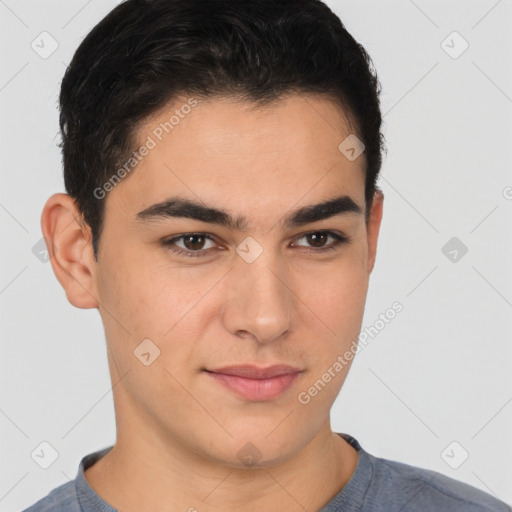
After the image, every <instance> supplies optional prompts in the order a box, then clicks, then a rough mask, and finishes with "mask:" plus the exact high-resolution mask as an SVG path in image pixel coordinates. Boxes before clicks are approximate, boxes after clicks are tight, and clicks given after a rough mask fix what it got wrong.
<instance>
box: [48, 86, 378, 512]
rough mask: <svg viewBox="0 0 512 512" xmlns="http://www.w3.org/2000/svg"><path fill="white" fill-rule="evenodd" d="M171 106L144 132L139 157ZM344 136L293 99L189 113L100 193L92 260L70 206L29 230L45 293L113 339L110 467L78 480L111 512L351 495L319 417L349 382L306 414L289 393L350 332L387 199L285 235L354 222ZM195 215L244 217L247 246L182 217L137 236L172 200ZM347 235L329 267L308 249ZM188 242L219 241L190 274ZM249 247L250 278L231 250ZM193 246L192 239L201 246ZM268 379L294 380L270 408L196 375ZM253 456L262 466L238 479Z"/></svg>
mask: <svg viewBox="0 0 512 512" xmlns="http://www.w3.org/2000/svg"><path fill="white" fill-rule="evenodd" d="M185 102H186V99H184V100H183V101H182V102H176V103H175V104H174V105H173V106H172V107H171V106H169V107H168V108H165V109H162V110H161V111H159V112H158V113H157V114H156V115H154V116H152V117H151V118H150V119H147V120H146V123H145V124H144V125H142V126H140V127H139V128H138V131H137V135H138V140H139V141H144V140H145V139H146V137H147V135H148V134H150V133H151V130H152V129H154V127H155V126H157V125H158V124H159V123H160V122H164V121H166V120H168V119H169V117H170V115H172V113H173V112H174V110H175V109H176V107H177V106H178V107H179V106H180V105H183V104H184V103H185ZM349 133H352V132H351V130H350V127H349V125H348V124H347V122H346V118H345V116H344V114H343V111H342V110H341V109H340V108H339V107H337V106H336V104H335V103H334V102H333V101H332V100H330V99H329V98H328V97H323V96H315V95H297V94H293V95H289V96H286V97H283V98H282V99H281V100H280V101H279V102H277V103H275V104H272V105H269V106H266V107H265V108H263V109H258V110H254V108H253V105H252V104H249V103H241V102H236V101H235V100H234V99H232V98H219V97H217V98H214V99H208V100H206V101H202V102H200V103H199V104H198V105H197V106H196V107H195V108H194V109H193V110H192V111H191V112H190V113H189V114H188V115H187V116H185V117H184V119H182V120H180V123H179V124H178V125H177V126H175V127H174V129H173V131H172V132H171V133H169V134H168V135H166V136H165V137H164V139H163V140H162V141H161V142H160V143H159V144H158V146H157V147H156V148H154V149H152V150H151V151H150V153H149V155H148V156H146V157H145V158H144V160H142V161H141V162H140V163H139V164H138V165H137V167H136V169H135V170H134V171H133V172H132V173H131V174H130V175H129V176H128V177H127V178H125V179H124V180H123V181H122V182H121V183H120V184H118V185H117V186H116V187H115V188H114V189H113V190H112V191H111V192H109V194H108V195H107V197H106V199H103V200H104V201H106V205H105V223H104V229H103V232H102V235H101V239H100V244H99V255H98V261H97V262H96V261H95V260H94V257H93V250H92V245H91V235H90V229H89V228H88V226H87V225H86V224H85V223H83V222H81V221H80V215H79V212H78V210H77V209H76V205H75V203H74V201H73V200H72V199H71V198H70V197H69V196H68V195H66V194H60V193H59V194H55V195H53V196H52V197H50V199H49V200H48V201H47V203H46V205H45V207H44V211H43V214H42V219H41V225H42V229H43V233H44V235H45V237H47V238H48V239H49V240H50V241H51V242H52V243H53V244H54V245H55V246H56V247H57V248H58V250H57V251H56V253H55V254H54V255H53V257H52V258H51V262H52V267H53V270H54V272H55V275H56V277H57V279H58V280H59V282H60V284H61V285H62V287H63V289H64V290H65V292H66V296H67V298H68V300H69V302H71V304H73V305H74V306H76V307H79V308H97V309H98V310H99V313H100V315H101V319H102V321H103V325H104V328H105V334H106V340H107V352H108V362H109V369H110V374H111V378H112V383H113V385H114V388H113V397H114V405H115V411H116V425H117V440H116V443H115V446H114V448H113V449H112V451H111V452H110V453H109V454H107V455H106V456H105V457H103V458H102V459H100V461H98V462H97V463H96V464H94V465H93V466H92V467H90V468H89V469H88V470H87V471H86V472H85V476H86V479H87V480H88V482H89V483H90V485H91V487H92V488H93V489H94V490H95V491H96V492H97V493H98V494H99V495H100V496H101V497H102V498H103V499H104V500H105V501H107V502H108V503H110V504H111V505H112V506H114V507H115V508H117V509H119V510H123V511H139V512H146V511H147V512H149V511H151V512H154V511H164V510H166V511H169V510H173V511H190V512H192V511H193V510H197V511H198V512H209V511H225V510H237V511H241V512H245V511H247V512H249V511H251V512H254V511H259V510H268V511H278V510H279V511H280V510H291V511H303V510H318V509H319V508H321V507H322V506H324V505H325V504H326V503H328V502H329V501H330V500H331V499H332V497H333V496H335V495H336V494H337V493H338V492H339V491H340V490H341V489H342V487H343V486H344V485H345V484H346V483H347V481H348V480H349V479H350V477H351V475H352V474H353V472H354V469H355V467H356V463H357V452H356V451H355V450H354V449H353V448H352V447H351V446H350V445H349V444H348V443H347V442H345V441H344V440H343V439H342V438H341V437H340V436H338V435H336V434H335V433H333V432H332V430H331V426H330V418H329V413H330V410H331V407H332V405H333V402H334V400H335V398H336V396H337V395H338V393H339V391H340V389H341V387H342V385H343V382H344V380H345V378H346V376H347V372H348V370H349V368H350V365H347V366H345V367H344V369H343V370H342V371H341V372H339V373H338V374H337V375H336V377H335V378H333V379H332V380H331V382H329V384H328V385H326V386H325V388H324V389H323V390H322V391H321V392H319V393H318V394H317V396H315V397H313V398H311V401H310V403H308V404H307V405H302V404H301V403H300V402H299V401H298V398H297V397H298V395H299V393H300V392H303V391H307V389H308V388H309V387H310V386H312V385H313V384H314V383H315V381H317V380H318V379H319V378H321V376H322V374H324V373H325V372H326V371H327V369H328V368H329V367H332V365H333V363H334V362H335V361H336V359H337V357H338V356H339V355H341V354H343V353H344V352H345V351H346V350H347V349H348V348H349V347H350V345H351V343H352V341H353V340H355V339H357V336H358V334H359V332H360V329H361V323H362V318H363V312H364V305H365V300H366V295H367V290H368V282H369V276H370V273H371V272H372V269H373V267H374V262H375V255H376V248H377V239H378V233H379V228H380V224H381V218H382V207H383V195H382V192H381V191H377V193H376V194H375V196H374V199H373V202H372V205H371V210H370V214H369V219H368V222H365V218H364V215H363V214H359V213H344V214H342V215H337V216H334V217H331V218H329V219H324V220H321V221H318V222H315V223H311V224H308V225H306V226H301V227H299V228H294V229H289V228H286V229H285V228H284V227H283V225H282V223H281V219H282V218H283V217H284V216H286V215H287V214H289V213H290V212H291V211H292V210H294V209H296V208H298V207H301V206H306V205H310V204H317V203H320V202H323V201H326V200H328V199H330V198H333V197H336V196H338V195H342V194H346V195H349V196H350V197H351V198H352V199H353V200H354V202H355V203H357V204H358V205H359V206H360V207H361V210H362V211H363V212H364V210H365V204H364V163H365V160H364V153H363V155H362V156H361V157H359V158H357V159H356V160H355V161H350V160H348V159H347V158H346V157H345V156H344V155H343V154H342V153H341V152H340V151H339V149H338V145H339V144H340V142H341V141H343V140H344V139H345V137H346V136H347V135H348V134H349ZM176 195H179V196H180V197H185V198H189V199H192V200H200V201H202V202H204V203H206V204H208V205H212V206H215V207H219V208H223V209H226V210H229V211H230V212H231V213H232V214H233V215H243V216H245V217H246V218H247V219H248V222H249V224H248V229H247V231H245V232H241V231H236V230H230V229H228V228H226V227H221V226H218V225H216V224H209V223H205V222H200V221H197V220H192V219H187V218H169V219H162V220H160V221H157V222H147V223H141V222H140V221H137V219H136V214H137V213H138V212H139V211H141V210H143V209H145V208H147V207H148V206H151V205H152V204H155V203H157V202H159V201H163V200H164V199H167V198H169V197H171V196H176ZM320 230H331V231H334V232H336V233H339V234H344V235H346V236H348V237H350V239H351V240H350V242H349V243H346V244H340V245H338V247H337V248H336V249H335V250H333V251H327V252H326V253H321V252H314V251H315V247H322V246H328V245H330V244H331V243H332V242H333V241H334V240H333V239H332V238H330V237H329V238H326V239H325V241H323V242H322V241H320V242H317V243H316V245H314V241H312V240H311V238H310V237H309V238H308V237H307V236H305V234H308V233H312V232H313V233H315V232H318V231H320ZM191 232H192V233H193V232H203V233H208V234H209V235H210V236H212V238H214V241H209V240H207V239H206V240H205V241H204V243H203V246H202V247H203V248H202V249H201V246H200V244H198V243H197V242H195V244H196V245H191V244H188V245H185V243H184V241H183V239H182V240H181V242H177V245H178V247H179V248H181V249H183V250H185V248H187V249H189V250H194V249H195V250H198V249H197V248H199V250H203V251H208V252H209V255H207V256H205V257H196V258H187V257H185V256H180V255H177V254H175V253H172V252H171V251H170V247H165V246H163V245H162V243H161V241H162V240H163V239H170V238H172V237H176V236H179V235H182V234H187V233H191ZM247 236H251V237H253V238H254V239H255V240H256V241H257V242H258V244H259V245H260V246H261V247H262V248H263V253H262V254H261V255H260V256H259V257H258V258H257V259H256V260H255V261H254V262H252V263H248V262H246V261H245V260H244V259H243V258H241V257H240V256H239V255H238V254H237V252H236V248H237V246H238V245H239V244H240V243H241V242H242V241H243V240H244V239H245V238H246V237H247ZM199 242H201V240H199ZM146 338H149V339H151V340H152V342H153V343H154V344H155V345H157V346H158V347H159V349H160V351H161V353H160V356H159V357H158V358H157V359H155V361H154V362H153V363H152V364H150V365H149V366H145V365H143V364H142V363H141V362H140V360H139V359H138V358H137V357H135V356H134V349H135V348H136V347H137V346H138V345H139V344H140V343H141V341H142V340H144V339H146ZM243 363H253V364H256V365H258V366H260V367H262V366H268V365H271V364H276V363H284V364H290V365H293V366H298V367H300V368H301V369H303V371H302V373H301V374H300V375H299V376H298V377H297V378H296V379H295V381H294V383H293V384H292V386H291V387H290V388H289V389H287V390H286V391H285V392H284V393H283V394H281V395H280V396H278V397H277V398H275V399H274V400H270V401H265V402H263V401H250V400H246V399H243V398H240V397H239V396H237V395H234V394H233V393H232V392H231V391H230V390H228V389H227V388H225V387H224V386H222V385H220V384H218V383H217V382H212V380H211V378H210V377H209V376H208V375H207V374H205V372H203V371H202V369H203V368H205V367H206V368H211V369H213V368H218V367H221V366H226V365H231V364H243ZM248 442H250V443H252V444H253V445H254V446H255V447H257V450H258V451H259V453H260V457H261V458H260V459H259V460H258V462H257V463H256V464H255V465H254V466H252V467H247V466H244V464H242V462H241V461H240V459H239V458H238V457H237V454H238V452H239V450H240V449H241V448H242V447H243V446H244V445H245V444H246V443H248Z"/></svg>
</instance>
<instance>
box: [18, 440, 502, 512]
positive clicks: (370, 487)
mask: <svg viewBox="0 0 512 512" xmlns="http://www.w3.org/2000/svg"><path fill="white" fill-rule="evenodd" d="M339 435H340V436H342V437H343V438H344V439H345V440H346V441H348V442H349V443H350V444H351V445H352V446H353V447H354V448H355V449H356V450H357V451H358V454H359V459H358V461H357V465H356V469H355V471H354V473H353V474H352V476H351V477H350V480H349V481H348V483H347V484H346V485H345V486H344V487H343V489H342V490H341V491H340V492H339V493H338V494H337V495H336V496H334V498H333V499H332V500H331V501H330V502H329V503H328V504H327V505H325V506H324V507H323V508H322V509H321V510H319V511H318V512H356V511H357V512H484V511H485V512H512V508H511V507H509V506H508V505H507V504H506V503H504V502H502V501H500V500H498V499H496V498H494V497H493V496H491V495H490V494H487V493H486V492H483V491H480V490H479V489H477V488H475V487H472V486H470V485H468V484H465V483H462V482H459V481H458V480H454V479H453V478H449V477H447V476H444V475H442V474H440V473H437V472H435V471H431V470H427V469H422V468H418V467H415V466H410V465H408V464H403V463H401V462H395V461H392V460H387V459H382V458H379V457H374V456H373V455H370V454H369V453H368V452H366V451H365V450H363V448H362V447H361V445H360V444H359V443H358V441H357V440H356V439H355V438H353V437H352V436H349V435H348V434H341V433H340V434H339ZM111 449H112V446H109V447H107V448H104V449H102V450H99V451H97V452H94V453H91V454H89V455H86V456H85V457H84V458H83V459H82V460H81V461H80V465H79V468H78V473H77V476H76V478H75V480H73V481H71V482H67V483H65V484H63V485H61V486H59V487H57V488H55V489H54V490H53V491H51V492H50V493H49V494H48V495H47V496H46V497H45V498H42V499H41V500H39V501H38V502H37V503H35V504H34V505H32V506H31V507H29V508H28V509H26V510H25V511H24V512H50V511H51V512H118V511H117V510H116V509H115V508H113V507H112V506H111V505H109V504H108V503H107V502H105V501H103V500H102V499H101V498H100V497H99V496H98V495H97V494H96V493H95V492H94V490H93V489H92V487H91V486H90V485H89V484H88V482H87V480H86V479H85V476H84V471H85V470H86V469H87V468H88V467H89V466H92V465H93V464H94V463H95V462H96V461H97V460H98V459H100V458H101V457H102V456H103V455H105V454H106V453H107V452H108V451H110V450H111Z"/></svg>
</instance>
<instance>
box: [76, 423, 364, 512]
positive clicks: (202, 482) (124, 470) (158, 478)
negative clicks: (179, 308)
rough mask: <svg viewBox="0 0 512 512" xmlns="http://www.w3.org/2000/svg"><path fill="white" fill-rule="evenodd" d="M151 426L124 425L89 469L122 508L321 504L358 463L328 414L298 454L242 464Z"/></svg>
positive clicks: (142, 511)
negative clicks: (194, 448) (203, 452)
mask: <svg viewBox="0 0 512 512" xmlns="http://www.w3.org/2000/svg"><path fill="white" fill-rule="evenodd" d="M121 424H126V423H122V422H121ZM131 425H133V423H131ZM147 432H149V429H148V428H147V424H146V428H145V429H144V428H141V429H137V428H131V429H130V430H118V435H117V441H116V444H115V446H114V447H113V448H112V450H110V452H109V453H107V454H106V455H105V456H104V457H103V458H101V459H100V460H99V461H98V462H96V464H94V465H93V466H91V467H90V468H88V469H87V470H86V471H85V477H86V479H87V481H88V482H89V485H90V486H91V487H92V488H93V489H94V491H95V492H96V493H97V494H98V495H99V496H100V497H101V498H102V499H103V500H105V501H106V502H107V503H109V504H111V505H112V506H113V507H115V508H117V509H118V510H137V511H139V512H150V511H151V512H153V511H155V510H172V511H174V510H176V511H190V512H194V511H195V510H196V511H198V512H218V511H219V510H237V511H239V512H252V511H255V510H269V511H274V510H275V511H277V510H282V509H283V508H284V509H290V508H293V509H297V510H299V509H301V508H302V509H304V510H318V509H320V508H321V507H323V506H324V505H325V504H326V503H328V502H329V501H330V500H331V499H332V498H333V497H334V496H335V495H336V494H337V493H338V492H339V491H340V490H341V488H342V487H343V486H344V485H345V484H346V483H347V482H348V480H349V479H350V477H351V476H352V473H353V472H354V470H355V466H356V464H357V452H356V450H355V449H354V448H353V447H352V446H350V444H349V443H347V442H346V441H345V440H344V439H342V438H341V437H340V436H339V435H337V434H334V433H333V432H332V431H331V428H330V424H329V422H328V421H327V422H326V423H325V424H324V425H323V426H322V428H321V429H320V431H319V432H318V433H317V435H316V436H315V437H314V438H313V439H312V440H311V441H310V442H309V443H308V444H307V445H306V446H305V447H303V448H302V449H301V450H300V451H299V452H298V453H297V454H296V455H295V456H293V457H292V458H290V459H287V460H286V461H284V462H282V463H279V464H277V465H274V466H270V467H253V468H242V469H241V468H238V467H233V466H229V465H221V464H219V463H218V462H217V463H215V461H212V460H208V459H206V458H204V457H201V456H200V455H198V454H197V453H192V452H191V451H190V450H188V449H186V448H185V447H184V446H183V445H182V444H181V443H180V441H179V439H174V440H173V439H169V437H167V438H166V440H165V443H162V442H161V441H159V440H158V436H155V433H154V432H151V434H149V433H147Z"/></svg>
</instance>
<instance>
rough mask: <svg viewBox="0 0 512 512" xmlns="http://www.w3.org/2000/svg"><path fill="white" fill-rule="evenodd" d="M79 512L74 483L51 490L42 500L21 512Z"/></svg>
mask: <svg viewBox="0 0 512 512" xmlns="http://www.w3.org/2000/svg"><path fill="white" fill-rule="evenodd" d="M50 511H51V512H61V511H62V512H64V511H65V512H81V509H80V504H79V503H78V497H77V494H76V487H75V482H74V481H72V482H67V483H65V484H62V485H60V486H59V487H56V488H55V489H53V490H52V491H51V492H50V493H48V494H47V495H46V496H45V497H44V498H41V499H40V500H39V501H37V502H36V503H34V504H33V505H31V506H30V507H29V508H27V509H25V510H24V511H23V512H50Z"/></svg>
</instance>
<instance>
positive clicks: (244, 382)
mask: <svg viewBox="0 0 512 512" xmlns="http://www.w3.org/2000/svg"><path fill="white" fill-rule="evenodd" d="M301 371H302V370H300V369H299V368H295V367H293V366H288V365H273V366H267V367H265V368H259V367H257V366H254V365H240V366H226V367H223V368H217V369H215V370H205V372H206V375H208V376H209V377H210V378H212V379H213V380H215V381H216V382H218V383H220V384H222V385H223V386H225V387H227V388H228V389H229V390H231V391H232V392H233V393H235V394H237V395H239V396H241V397H243V398H245V399H247V400H252V401H269V400H273V399H275V398H277V397H278V396H279V395H281V394H282V393H284V392H285V391H286V390H287V389H288V388H289V387H290V386H291V385H292V383H293V381H294V380H295V379H296V378H297V377H298V376H299V374H300V373H301Z"/></svg>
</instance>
